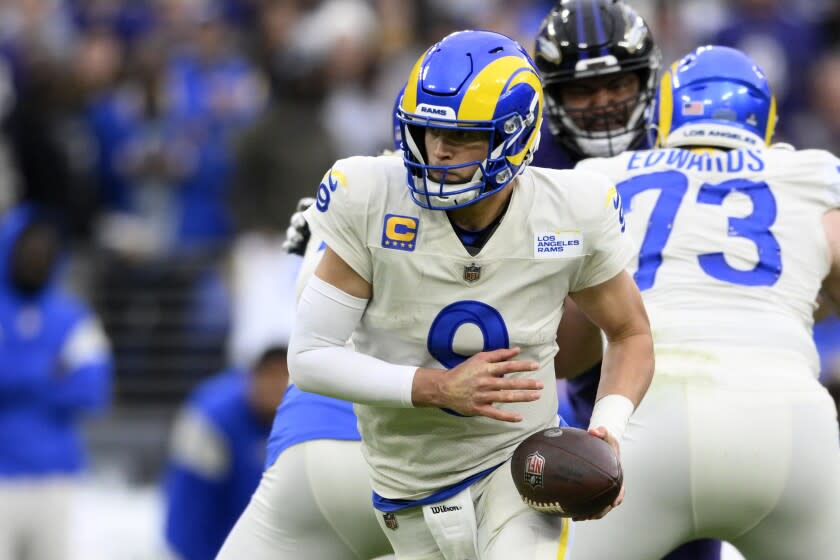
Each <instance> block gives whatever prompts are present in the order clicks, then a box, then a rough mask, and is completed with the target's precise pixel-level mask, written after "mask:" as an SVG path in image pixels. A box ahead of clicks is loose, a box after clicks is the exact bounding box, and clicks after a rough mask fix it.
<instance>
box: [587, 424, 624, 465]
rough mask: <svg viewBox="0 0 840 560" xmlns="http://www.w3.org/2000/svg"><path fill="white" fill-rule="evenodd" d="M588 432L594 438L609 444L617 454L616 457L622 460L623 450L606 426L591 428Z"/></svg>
mask: <svg viewBox="0 0 840 560" xmlns="http://www.w3.org/2000/svg"><path fill="white" fill-rule="evenodd" d="M588 431H589V433H590V434H592V435H593V436H596V437H599V438H601V439H602V440H604V441H606V442H607V443H609V444H610V447H612V448H613V451H614V452H615V456H616V457H618V458H621V449H620V446H619V444H618V440H617V439H615V436H613V435H612V433H610V431H609V430H608V429H607V428H605V427H604V426H596V427H594V428H589V430H588Z"/></svg>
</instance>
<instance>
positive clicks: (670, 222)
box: [617, 171, 782, 291]
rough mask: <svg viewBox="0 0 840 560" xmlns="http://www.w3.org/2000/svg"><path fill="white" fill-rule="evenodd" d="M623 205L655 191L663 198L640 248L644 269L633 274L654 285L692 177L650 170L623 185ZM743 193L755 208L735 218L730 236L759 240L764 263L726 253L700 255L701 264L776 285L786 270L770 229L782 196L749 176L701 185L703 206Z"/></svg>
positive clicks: (737, 279) (720, 273) (727, 275)
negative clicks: (748, 265) (743, 265)
mask: <svg viewBox="0 0 840 560" xmlns="http://www.w3.org/2000/svg"><path fill="white" fill-rule="evenodd" d="M617 187H618V192H619V194H620V195H621V200H622V208H623V209H624V211H625V212H629V211H630V204H631V201H632V200H633V197H634V196H636V195H637V194H639V193H641V192H644V191H649V190H655V191H659V197H658V198H657V200H656V204H655V205H654V207H653V211H652V212H651V216H650V220H649V222H648V227H647V231H646V232H645V236H644V239H643V240H642V246H641V248H640V250H639V267H638V268H637V269H636V273H635V274H634V275H633V277H634V279H635V280H636V284H637V285H638V286H639V289H640V290H641V291H644V290H648V289H650V288H652V287H653V284H654V282H655V281H656V272H657V271H658V270H659V267H660V266H661V265H662V251H663V250H664V249H665V245H667V243H668V238H669V237H670V236H671V231H672V230H673V226H674V219H675V218H676V216H677V212H678V210H679V208H680V205H681V204H682V203H683V200H684V199H685V194H686V191H687V190H688V178H687V177H686V176H685V175H684V174H682V173H680V172H679V171H660V172H656V173H648V174H646V175H640V176H638V177H633V178H632V179H628V180H626V181H622V182H621V183H619V184H618V185H617ZM735 192H737V193H741V194H743V195H746V196H748V197H749V198H750V200H751V201H752V205H753V211H752V213H750V215H748V216H744V217H737V218H736V217H730V218H729V229H728V234H729V236H730V237H742V238H746V239H748V240H750V241H751V242H753V243H755V246H756V248H757V250H758V262H757V263H756V264H755V267H753V268H752V269H751V270H739V269H737V268H734V267H732V266H730V265H729V264H728V263H727V262H726V258H725V256H724V253H723V252H722V251H720V252H715V253H704V254H701V255H697V260H698V261H699V264H700V268H701V269H703V272H705V273H706V274H708V275H709V276H711V277H713V278H716V279H718V280H721V281H723V282H729V283H732V284H738V285H741V286H772V285H773V284H775V283H776V282H777V281H778V280H779V276H780V275H781V274H782V254H781V248H780V247H779V242H778V241H777V240H776V238H775V237H773V234H772V233H771V232H770V227H771V226H772V225H773V223H774V222H775V221H776V199H775V198H774V197H773V193H772V192H771V191H770V188H769V187H768V186H767V183H764V182H756V181H749V180H746V179H731V180H728V181H724V182H722V183H716V184H710V183H704V184H703V185H701V187H700V190H699V192H698V193H697V200H696V202H697V203H698V204H714V205H717V206H720V205H722V204H723V201H724V200H725V199H726V197H727V196H729V195H731V194H732V193H735Z"/></svg>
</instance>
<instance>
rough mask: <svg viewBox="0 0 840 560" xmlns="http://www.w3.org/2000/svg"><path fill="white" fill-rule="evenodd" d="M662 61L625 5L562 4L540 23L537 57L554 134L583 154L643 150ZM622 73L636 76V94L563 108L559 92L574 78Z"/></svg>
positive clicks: (602, 1) (580, 0) (569, 0)
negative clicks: (597, 104) (599, 103)
mask: <svg viewBox="0 0 840 560" xmlns="http://www.w3.org/2000/svg"><path fill="white" fill-rule="evenodd" d="M660 60H661V55H660V53H659V48H658V47H657V46H656V44H655V43H654V42H653V36H652V35H651V32H650V29H649V28H648V26H647V24H646V23H645V21H644V20H643V19H642V17H641V16H640V15H639V14H637V13H636V12H635V11H634V10H633V9H632V8H630V7H629V6H628V5H626V4H624V3H623V2H621V1H619V0H562V1H560V2H558V3H557V5H556V6H555V7H554V8H553V9H552V10H551V12H549V14H548V15H547V16H546V17H545V19H544V20H543V22H542V25H541V27H540V32H539V34H538V35H537V43H536V48H535V56H534V61H535V63H536V65H537V68H538V69H539V70H540V72H541V74H542V77H543V84H544V88H545V101H546V116H547V117H548V124H549V128H550V130H551V133H552V135H553V136H554V137H555V139H556V140H557V141H558V142H560V144H562V145H563V146H565V147H566V148H568V149H569V150H571V151H572V152H574V153H575V154H577V155H581V156H612V155H616V154H619V153H621V152H623V151H625V150H627V149H630V148H636V147H639V146H640V145H641V144H642V143H643V142H644V140H645V118H646V114H645V113H646V111H647V109H648V107H649V106H650V104H651V102H652V100H653V95H654V93H655V91H656V73H657V71H658V70H659V65H660ZM621 72H636V73H638V76H639V86H640V87H639V94H638V95H636V96H633V97H631V98H630V99H626V100H622V101H620V102H616V103H611V104H609V105H606V106H604V107H596V108H595V109H594V110H593V108H591V107H590V108H587V109H577V110H570V109H566V108H564V107H563V106H562V104H561V92H562V90H563V88H564V87H566V86H568V85H569V84H570V83H573V82H574V81H575V80H581V79H585V78H592V77H596V76H606V75H609V74H612V73H621ZM617 121H621V122H624V123H625V125H624V126H623V127H621V128H618V129H615V128H614V126H610V124H607V123H615V122H617ZM580 123H585V124H584V125H583V126H580ZM610 128H613V129H612V130H611V129H610Z"/></svg>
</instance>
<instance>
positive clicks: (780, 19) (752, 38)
mask: <svg viewBox="0 0 840 560" xmlns="http://www.w3.org/2000/svg"><path fill="white" fill-rule="evenodd" d="M708 42H709V43H712V44H717V45H726V46H729V47H735V48H737V49H740V50H742V51H744V52H745V53H747V54H748V55H749V56H750V57H751V58H753V59H754V60H755V61H756V62H757V63H758V65H759V66H760V67H761V68H762V69H763V70H764V72H765V74H766V75H767V79H768V80H769V81H770V85H771V86H772V88H773V92H774V93H775V95H776V100H777V102H778V113H779V114H780V115H784V118H783V119H780V125H779V127H778V129H777V136H779V135H780V134H781V135H782V139H788V140H793V141H796V140H797V139H794V138H790V130H789V129H788V126H789V125H790V124H792V121H793V118H794V116H795V115H797V114H799V113H801V112H802V111H804V110H805V109H806V101H807V99H806V95H807V79H803V77H805V76H808V73H809V71H810V69H811V66H812V64H813V61H814V60H815V59H816V56H817V53H818V49H819V46H820V45H819V33H818V29H816V28H815V26H814V25H812V24H811V22H809V21H807V20H805V19H804V18H802V17H801V15H800V12H799V11H798V10H797V9H795V8H792V7H791V6H790V5H788V4H786V3H784V2H782V1H781V0H735V1H734V2H733V6H732V10H731V11H730V13H729V15H728V17H727V19H726V25H725V26H724V27H723V28H722V29H720V30H719V31H718V32H716V33H714V34H713V36H712V37H711V38H710V40H709V41H708Z"/></svg>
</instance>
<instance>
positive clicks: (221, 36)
mask: <svg viewBox="0 0 840 560" xmlns="http://www.w3.org/2000/svg"><path fill="white" fill-rule="evenodd" d="M192 24H193V25H192V27H191V28H190V31H191V34H190V35H189V39H190V43H189V44H188V45H187V46H186V48H185V49H184V50H183V51H181V52H180V53H178V54H176V55H175V56H174V57H173V58H172V59H171V60H170V62H169V63H168V65H167V74H166V80H165V82H164V86H165V96H166V99H167V101H168V103H169V104H170V105H169V108H168V109H169V111H171V113H170V117H171V119H172V121H171V122H172V124H173V126H175V127H176V128H177V130H178V131H179V132H180V133H182V134H184V135H185V138H186V140H187V142H188V143H190V144H191V145H192V147H193V149H194V151H195V158H194V161H193V165H194V167H193V168H192V170H191V172H190V173H189V174H188V175H187V176H186V177H184V179H183V181H182V182H181V184H180V185H179V188H178V193H177V196H178V200H177V211H176V218H175V222H176V238H177V240H178V244H179V245H180V246H182V247H190V246H195V245H198V246H200V245H207V244H213V243H220V242H225V241H227V239H228V237H229V235H230V233H231V222H230V216H229V214H228V211H227V199H228V198H227V197H228V188H229V183H230V180H231V177H232V174H233V170H234V167H233V158H232V157H231V150H230V148H231V142H232V141H233V139H234V137H235V136H236V135H237V134H238V133H239V132H240V131H241V130H242V129H243V128H244V127H245V126H247V125H248V124H250V123H251V122H252V121H253V120H254V119H255V118H256V117H257V116H258V115H259V114H260V113H261V112H262V111H263V108H264V103H265V89H264V83H263V81H262V79H261V77H260V75H259V74H258V73H257V71H256V69H255V68H254V67H253V65H252V64H251V63H250V62H248V61H247V60H246V59H245V58H244V57H243V56H242V55H241V54H240V53H239V52H238V51H237V50H236V49H234V48H233V44H232V38H231V36H230V35H229V29H228V27H227V25H226V24H225V22H224V21H223V20H222V19H221V17H220V13H219V12H218V11H217V9H216V8H214V7H213V6H212V5H209V4H208V5H205V6H204V8H202V9H201V10H199V11H197V12H196V13H195V14H194V19H193V20H192Z"/></svg>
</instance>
